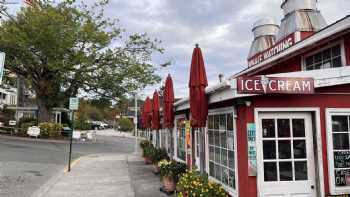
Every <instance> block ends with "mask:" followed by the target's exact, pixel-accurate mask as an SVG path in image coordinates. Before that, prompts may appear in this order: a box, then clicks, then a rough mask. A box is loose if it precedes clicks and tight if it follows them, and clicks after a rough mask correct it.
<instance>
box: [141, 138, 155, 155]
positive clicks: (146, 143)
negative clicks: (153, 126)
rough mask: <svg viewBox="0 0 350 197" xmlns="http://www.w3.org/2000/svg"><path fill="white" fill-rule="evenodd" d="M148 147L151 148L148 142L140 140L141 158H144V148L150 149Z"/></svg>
mask: <svg viewBox="0 0 350 197" xmlns="http://www.w3.org/2000/svg"><path fill="white" fill-rule="evenodd" d="M150 146H153V145H152V144H151V143H150V141H148V140H142V141H141V142H140V147H141V149H142V157H145V151H146V148H147V147H150Z"/></svg>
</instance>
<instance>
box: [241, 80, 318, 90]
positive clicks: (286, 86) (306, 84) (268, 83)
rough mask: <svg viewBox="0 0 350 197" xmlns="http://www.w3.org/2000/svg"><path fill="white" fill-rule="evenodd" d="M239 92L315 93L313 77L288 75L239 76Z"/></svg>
mask: <svg viewBox="0 0 350 197" xmlns="http://www.w3.org/2000/svg"><path fill="white" fill-rule="evenodd" d="M237 83H238V85H237V87H238V89H237V92H238V93H252V94H260V93H269V94H271V93H286V94H311V93H314V81H313V79H312V78H286V77H266V76H261V77H246V78H245V77H239V78H238V79H237Z"/></svg>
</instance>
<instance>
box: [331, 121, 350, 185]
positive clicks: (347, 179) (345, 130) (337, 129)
mask: <svg viewBox="0 0 350 197" xmlns="http://www.w3.org/2000/svg"><path fill="white" fill-rule="evenodd" d="M331 124H332V127H331V128H332V139H333V147H332V148H333V150H332V153H333V155H332V156H333V166H334V169H333V172H334V175H333V177H332V179H333V181H334V185H335V187H336V188H337V189H341V188H344V187H349V186H350V146H349V134H350V115H345V114H344V115H332V116H331Z"/></svg>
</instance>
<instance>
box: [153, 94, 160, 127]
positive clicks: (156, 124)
mask: <svg viewBox="0 0 350 197" xmlns="http://www.w3.org/2000/svg"><path fill="white" fill-rule="evenodd" d="M152 104H153V106H152V129H154V130H159V129H160V116H159V95H158V92H157V91H154V93H153V103H152Z"/></svg>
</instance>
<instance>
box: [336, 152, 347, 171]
mask: <svg viewBox="0 0 350 197" xmlns="http://www.w3.org/2000/svg"><path fill="white" fill-rule="evenodd" d="M334 167H335V168H350V151H336V152H334Z"/></svg>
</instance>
